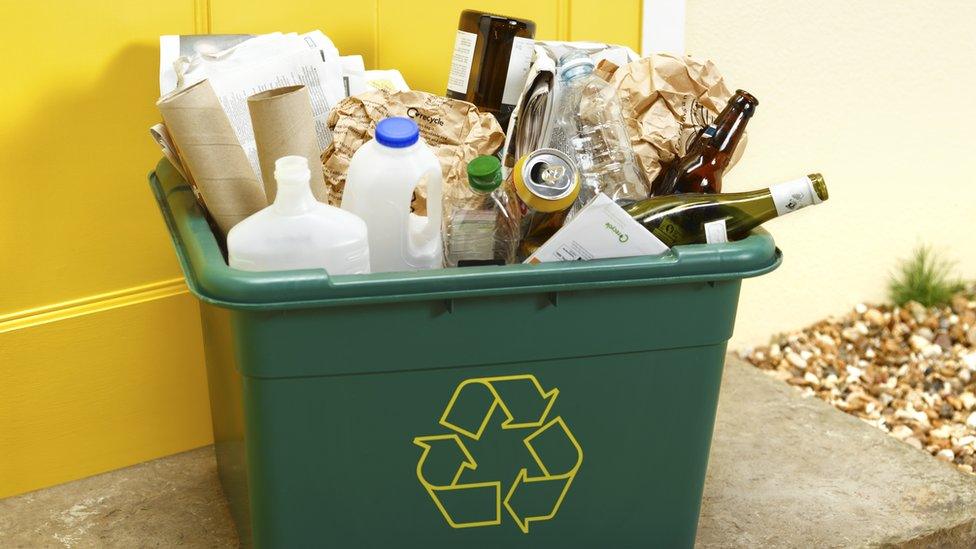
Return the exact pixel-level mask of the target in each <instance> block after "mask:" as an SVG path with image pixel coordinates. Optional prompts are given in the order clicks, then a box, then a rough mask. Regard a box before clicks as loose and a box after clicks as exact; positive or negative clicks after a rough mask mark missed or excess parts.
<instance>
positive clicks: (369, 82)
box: [353, 69, 410, 95]
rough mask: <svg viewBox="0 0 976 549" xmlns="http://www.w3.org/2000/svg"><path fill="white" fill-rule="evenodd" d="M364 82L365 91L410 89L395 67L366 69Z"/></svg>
mask: <svg viewBox="0 0 976 549" xmlns="http://www.w3.org/2000/svg"><path fill="white" fill-rule="evenodd" d="M365 82H366V91H373V90H386V91H391V92H398V91H410V87H409V86H407V81H406V80H404V79H403V75H402V74H400V71H398V70H396V69H389V70H375V71H366V76H365ZM353 95H355V94H353Z"/></svg>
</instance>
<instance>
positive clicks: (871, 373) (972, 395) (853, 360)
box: [742, 284, 976, 474]
mask: <svg viewBox="0 0 976 549" xmlns="http://www.w3.org/2000/svg"><path fill="white" fill-rule="evenodd" d="M973 297H976V285H972V284H971V285H970V286H969V287H968V288H966V290H965V292H963V293H962V294H960V295H957V296H956V297H955V298H953V300H952V302H951V304H950V305H951V306H945V307H931V308H927V307H924V306H922V305H920V304H918V303H913V302H909V303H906V304H905V305H904V306H903V307H900V308H899V307H891V306H887V305H872V304H859V305H858V306H856V307H855V308H854V309H853V310H851V311H850V312H849V313H848V314H846V315H843V316H840V317H831V318H828V319H825V320H822V321H820V322H817V323H815V324H813V325H812V326H810V327H808V328H806V329H803V330H796V331H792V332H787V333H784V334H780V335H777V336H775V337H773V338H772V341H771V342H770V344H769V345H768V346H757V347H756V348H754V349H746V350H744V352H743V353H742V354H744V355H746V360H748V361H749V362H751V363H752V364H753V365H755V366H756V367H758V368H760V369H762V370H764V371H765V372H766V373H768V374H769V375H771V376H773V377H775V378H777V379H780V380H782V381H785V382H786V383H789V384H791V385H793V386H795V387H796V388H797V389H799V390H800V391H802V394H803V396H804V397H811V396H813V397H817V398H820V399H822V400H825V401H827V402H828V403H831V404H833V405H834V406H835V407H837V408H839V409H841V410H843V411H844V412H846V413H848V414H851V415H854V416H856V417H858V418H859V419H861V420H862V421H864V422H866V423H868V424H870V425H873V426H874V427H876V428H879V429H882V430H884V431H887V432H889V433H890V434H891V436H893V437H895V438H896V439H898V440H902V441H904V442H905V443H906V444H909V445H911V446H913V447H915V448H919V449H921V450H923V451H926V452H928V453H930V454H932V455H933V456H937V457H938V458H939V459H940V460H943V461H948V462H953V463H954V464H955V465H956V466H957V467H958V468H959V469H960V470H962V471H964V472H966V473H970V474H971V473H973V471H974V470H976V301H974V300H973Z"/></svg>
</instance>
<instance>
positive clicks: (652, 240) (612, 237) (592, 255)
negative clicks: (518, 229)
mask: <svg viewBox="0 0 976 549" xmlns="http://www.w3.org/2000/svg"><path fill="white" fill-rule="evenodd" d="M666 251H668V246H667V245H666V244H665V243H664V242H661V241H660V240H659V239H658V238H657V237H656V236H654V235H653V234H651V233H650V231H648V230H647V229H645V228H644V227H642V226H641V225H640V223H637V222H636V221H634V219H633V218H632V217H630V216H629V215H627V212H625V211H624V209H623V208H621V207H620V206H618V205H617V204H616V203H614V201H613V200H611V199H610V197H608V196H607V195H605V194H603V193H600V194H598V195H597V196H596V197H595V198H594V199H593V200H590V202H589V204H587V205H586V206H584V207H583V209H581V210H580V211H579V213H577V214H576V216H575V217H574V218H573V219H572V220H571V221H570V222H569V223H567V224H566V225H564V226H563V228H562V229H559V231H558V232H556V234H554V235H553V236H552V238H550V239H549V240H548V241H546V243H545V244H543V245H542V246H540V247H539V249H538V250H536V251H535V253H534V254H532V255H531V256H529V258H528V259H526V260H525V263H549V262H552V261H576V260H590V259H609V258H613V257H632V256H637V255H658V254H662V253H664V252H666Z"/></svg>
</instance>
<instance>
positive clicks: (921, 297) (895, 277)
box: [888, 246, 963, 307]
mask: <svg viewBox="0 0 976 549" xmlns="http://www.w3.org/2000/svg"><path fill="white" fill-rule="evenodd" d="M954 267H955V265H954V264H953V263H952V262H951V261H949V260H947V259H944V258H943V257H941V256H940V255H939V253H938V252H936V251H935V250H933V249H932V248H929V247H928V246H919V247H918V248H915V251H914V252H912V257H911V258H910V259H907V260H904V261H902V262H901V263H900V264H899V265H898V270H897V272H895V273H894V274H892V275H891V276H890V279H889V281H888V298H889V299H890V300H891V301H892V302H893V303H894V304H895V305H904V304H905V303H908V302H909V301H917V302H919V303H921V304H922V305H925V306H926V307H931V306H933V305H942V304H945V303H948V302H949V300H950V299H952V296H953V295H954V294H956V293H957V292H960V291H962V290H963V284H962V282H961V281H960V280H959V279H958V278H956V277H955V276H953V274H952V271H953V268H954Z"/></svg>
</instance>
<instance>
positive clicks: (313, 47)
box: [160, 30, 365, 179]
mask: <svg viewBox="0 0 976 549" xmlns="http://www.w3.org/2000/svg"><path fill="white" fill-rule="evenodd" d="M190 38H193V37H185V36H178V37H161V38H160V86H161V89H164V88H163V86H169V85H172V84H173V80H174V79H175V87H174V89H175V88H183V87H186V86H189V85H192V84H195V83H197V82H199V81H201V80H204V79H207V80H209V81H210V84H211V86H212V87H213V90H214V93H216V94H217V98H218V99H219V100H220V105H221V106H222V107H223V108H224V111H225V112H226V113H227V117H228V118H229V119H230V123H231V126H233V128H234V133H235V134H236V135H237V138H238V140H239V141H240V143H241V146H242V147H243V148H244V153H245V154H246V155H247V159H248V161H249V162H250V164H251V167H252V168H253V169H254V173H255V174H256V175H257V177H258V178H259V179H260V178H261V167H260V164H259V162H258V155H257V146H256V145H255V143H254V130H253V129H252V128H251V117H250V113H249V112H248V108H247V98H248V97H250V96H251V95H254V94H255V93H259V92H262V91H266V90H270V89H274V88H279V87H282V86H293V85H298V84H301V85H304V86H305V87H306V88H308V92H309V98H310V99H311V102H312V115H313V117H314V122H315V132H316V136H317V137H318V141H319V146H320V148H321V149H325V148H326V147H327V146H328V145H329V143H331V142H332V133H331V132H330V131H329V128H328V125H327V124H326V119H327V118H328V114H329V110H331V109H332V106H333V105H335V104H336V103H338V102H339V101H341V100H342V99H343V98H344V97H346V95H347V94H346V89H347V84H346V83H347V82H349V81H350V80H349V79H348V76H349V75H355V74H356V73H360V74H363V76H365V74H364V73H365V70H360V68H361V67H362V58H361V57H359V58H358V59H356V57H358V56H349V57H348V58H346V59H345V60H343V59H342V58H340V56H339V50H338V49H336V47H335V44H333V43H332V40H330V39H329V38H328V37H327V36H325V35H324V34H323V33H322V32H321V31H317V30H316V31H311V32H307V33H305V34H296V33H280V32H276V33H270V34H262V35H259V36H254V37H247V36H243V37H242V36H241V35H210V36H202V37H195V38H196V40H195V41H194V44H195V46H194V47H193V48H192V51H191V52H190V53H187V44H188V43H189V42H188V39H190ZM201 44H202V46H201ZM226 44H233V45H232V46H231V47H229V48H226V49H218V48H219V47H220V45H226ZM215 50H216V51H215ZM176 52H178V53H180V55H179V56H178V57H176V58H175V59H173V55H174V53H176ZM167 63H168V64H169V65H170V66H171V67H172V75H171V74H169V72H166V73H165V74H164V72H163V70H162V69H163V67H164V66H165V65H166V64H167ZM164 80H165V81H164ZM352 80H355V77H353V78H352ZM350 86H359V87H362V86H364V85H363V84H361V83H360V82H359V81H355V82H351V83H350Z"/></svg>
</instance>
